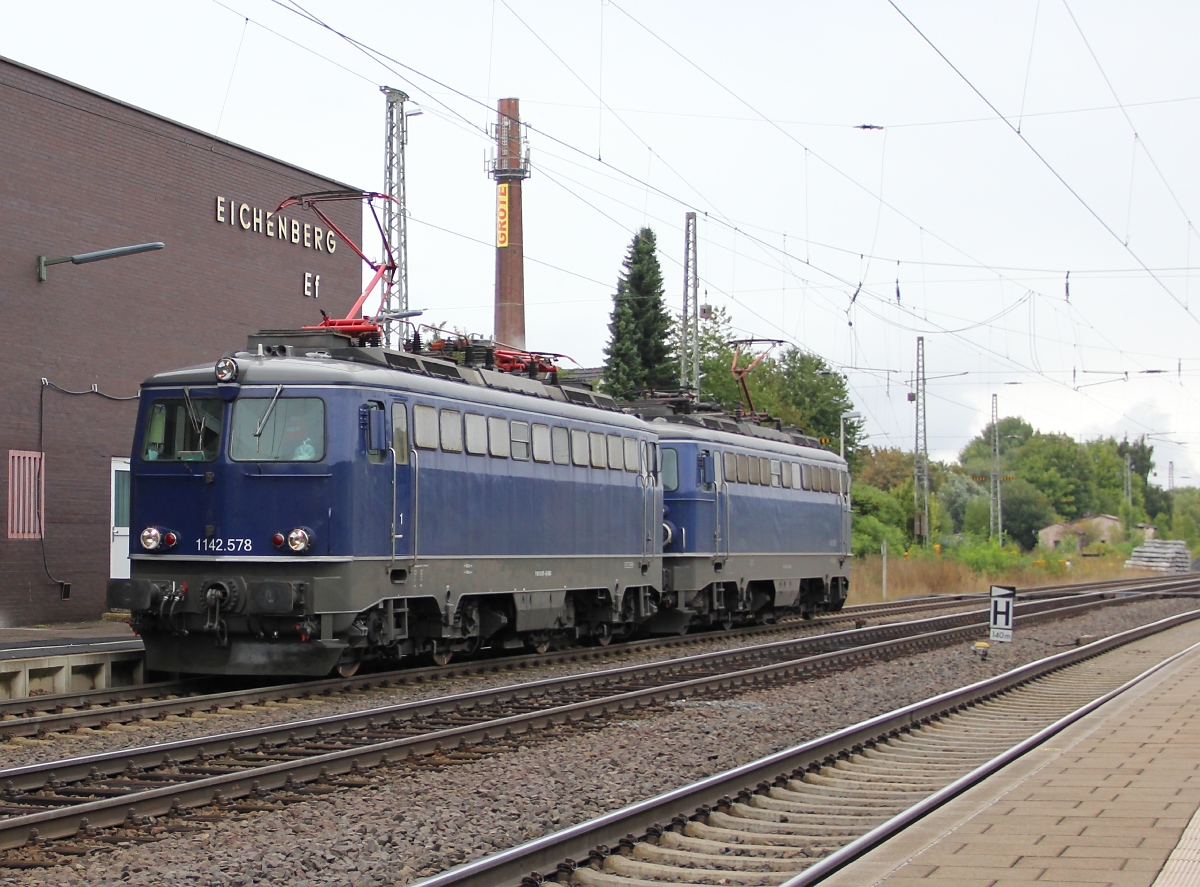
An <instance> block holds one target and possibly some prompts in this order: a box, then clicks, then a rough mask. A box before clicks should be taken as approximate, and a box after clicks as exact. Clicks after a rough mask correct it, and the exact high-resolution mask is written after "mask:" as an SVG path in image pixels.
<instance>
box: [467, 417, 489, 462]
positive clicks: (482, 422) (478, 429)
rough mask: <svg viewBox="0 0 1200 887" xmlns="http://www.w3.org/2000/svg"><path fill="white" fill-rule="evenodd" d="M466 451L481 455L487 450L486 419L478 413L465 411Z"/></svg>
mask: <svg viewBox="0 0 1200 887" xmlns="http://www.w3.org/2000/svg"><path fill="white" fill-rule="evenodd" d="M465 419H466V425H467V452H468V453H473V454H474V455H476V456H482V455H483V454H484V453H486V452H487V419H485V418H483V416H481V415H479V414H478V413H467V415H466V417H465Z"/></svg>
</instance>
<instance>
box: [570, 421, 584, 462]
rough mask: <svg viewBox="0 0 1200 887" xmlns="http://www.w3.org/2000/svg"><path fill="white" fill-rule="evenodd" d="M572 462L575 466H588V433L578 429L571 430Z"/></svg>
mask: <svg viewBox="0 0 1200 887" xmlns="http://www.w3.org/2000/svg"><path fill="white" fill-rule="evenodd" d="M571 462H572V463H574V464H575V465H587V464H588V433H587V432H586V431H580V430H579V429H578V428H572V429H571Z"/></svg>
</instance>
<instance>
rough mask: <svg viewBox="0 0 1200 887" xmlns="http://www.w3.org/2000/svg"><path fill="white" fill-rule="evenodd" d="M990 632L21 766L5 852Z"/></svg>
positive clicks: (839, 648) (908, 630) (871, 633)
mask: <svg viewBox="0 0 1200 887" xmlns="http://www.w3.org/2000/svg"><path fill="white" fill-rule="evenodd" d="M1127 599H1131V598H1125V597H1122V598H1118V599H1114V598H1113V597H1112V596H1110V595H1105V594H1103V593H1098V592H1097V593H1093V594H1087V595H1077V596H1073V597H1071V598H1070V599H1067V600H1059V599H1046V600H1041V601H1026V602H1023V603H1021V604H1020V605H1019V608H1018V615H1017V619H1018V622H1019V623H1023V624H1027V623H1030V622H1035V621H1041V620H1046V619H1055V618H1061V617H1065V616H1069V615H1075V614H1078V613H1081V612H1084V611H1087V610H1089V609H1091V608H1094V607H1097V606H1102V605H1104V604H1106V603H1113V602H1114V600H1127ZM985 626H986V622H985V617H984V613H983V611H976V612H974V613H968V614H953V615H946V616H940V617H934V618H932V619H927V620H919V621H914V622H907V623H890V624H886V625H880V626H872V627H867V628H862V629H853V630H849V631H844V632H838V633H835V634H831V635H821V636H817V637H809V638H798V639H789V640H786V641H776V642H773V643H770V644H764V645H759V646H756V647H750V648H742V649H739V650H732V651H723V652H719V653H707V654H701V655H697V656H691V657H685V658H681V659H675V660H669V661H666V662H657V663H651V664H646V665H638V666H627V667H624V668H616V669H610V670H608V671H601V672H593V673H590V674H582V675H573V676H569V677H563V678H553V679H546V680H542V681H535V682H529V683H523V684H516V685H511V686H507V687H502V688H495V689H488V690H480V691H475V692H469V693H461V694H457V695H455V696H449V697H441V698H436V699H429V700H423V701H415V702H406V703H402V704H398V705H391V706H385V707H380V708H375V709H370V710H366V711H359V712H355V713H352V714H348V715H335V716H329V717H322V718H315V719H309V720H301V721H292V722H289V723H285V724H281V725H274V726H268V727H264V728H258V729H254V730H244V731H238V732H234V733H225V734H220V735H215V736H206V737H201V738H196V739H188V740H181V741H176V742H170V743H164V744H159V745H153V746H144V747H141V748H135V749H130V750H122V751H118V752H111V753H105V754H98V755H90V756H86V757H81V758H75V759H71V760H64V761H56V762H52V763H49V764H38V765H31V766H27V767H19V768H11V769H8V770H4V771H0V849H7V848H14V847H18V846H20V845H23V844H25V843H26V842H27V841H29V840H30V839H33V840H35V841H42V840H44V839H47V838H63V837H69V836H72V835H77V836H85V837H86V836H87V835H89V834H91V832H92V830H94V829H96V828H98V827H100V828H102V827H108V826H114V825H121V824H123V823H124V824H136V823H138V822H142V821H143V819H144V818H145V817H151V816H153V817H159V816H163V815H165V814H171V813H172V811H174V814H175V818H176V819H180V818H182V817H183V816H184V814H185V813H186V811H187V810H188V809H189V808H194V807H199V806H203V805H206V804H211V803H213V802H214V801H216V802H218V803H221V804H228V803H231V802H232V800H233V799H238V800H237V803H238V804H239V805H240V806H239V809H254V808H256V807H260V808H261V807H266V808H268V809H272V808H276V807H277V806H278V805H285V804H286V803H288V802H289V801H291V800H296V799H298V798H301V797H303V796H304V795H305V794H308V793H312V792H323V791H330V790H332V788H333V786H336V785H338V784H340V785H361V784H363V780H362V776H363V770H364V769H366V768H370V767H376V766H380V765H388V764H391V763H396V762H398V761H401V760H403V759H405V758H406V757H407V756H413V755H428V754H441V755H446V754H451V755H453V754H455V751H454V750H455V749H463V748H466V749H468V750H467V751H460V752H458V753H459V754H467V755H471V754H477V753H478V748H476V747H478V746H486V744H487V743H489V742H500V743H504V742H506V741H508V739H509V738H511V737H513V736H518V735H520V734H522V733H524V732H527V731H531V730H539V729H545V728H548V727H554V726H557V725H564V724H566V725H570V724H573V723H578V722H580V721H586V720H589V719H594V718H597V717H603V716H605V715H610V714H617V713H620V712H623V711H630V710H634V709H637V708H639V707H642V706H654V705H657V704H660V703H662V702H665V701H667V700H671V699H678V698H681V697H684V696H689V695H695V694H712V693H728V692H737V691H738V690H739V689H740V688H744V687H755V686H763V685H769V684H770V683H772V682H777V681H794V680H797V679H805V678H810V677H817V676H820V675H822V674H827V673H829V672H831V671H835V670H838V669H844V668H847V667H851V666H854V665H857V664H860V663H862V662H865V661H869V660H870V659H872V658H877V657H895V656H901V655H907V654H911V653H913V652H917V651H920V650H925V649H930V648H934V647H940V646H944V645H946V644H951V643H956V642H961V641H966V640H969V639H972V638H976V637H978V636H979V635H980V634H981V633H982V632H983V631H984V630H985ZM471 749H474V750H471ZM56 852H57V851H56ZM4 864H6V865H8V864H12V863H10V862H8V861H6V862H5V863H4Z"/></svg>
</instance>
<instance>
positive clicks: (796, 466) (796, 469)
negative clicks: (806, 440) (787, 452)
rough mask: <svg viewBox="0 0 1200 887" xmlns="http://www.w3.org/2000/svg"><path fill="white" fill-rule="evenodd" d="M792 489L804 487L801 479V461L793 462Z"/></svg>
mask: <svg viewBox="0 0 1200 887" xmlns="http://www.w3.org/2000/svg"><path fill="white" fill-rule="evenodd" d="M792 489H793V490H799V489H803V487H802V485H801V480H800V463H799V462H793V463H792Z"/></svg>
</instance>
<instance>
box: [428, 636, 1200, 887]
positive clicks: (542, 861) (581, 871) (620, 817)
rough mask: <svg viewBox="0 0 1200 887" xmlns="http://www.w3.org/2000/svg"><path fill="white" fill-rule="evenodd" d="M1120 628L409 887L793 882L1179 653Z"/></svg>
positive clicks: (1180, 642) (803, 883)
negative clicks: (1153, 656)
mask: <svg viewBox="0 0 1200 887" xmlns="http://www.w3.org/2000/svg"><path fill="white" fill-rule="evenodd" d="M1197 618H1200V612H1192V613H1186V614H1181V615H1179V616H1173V617H1170V618H1168V619H1164V620H1161V621H1160V622H1157V623H1152V624H1151V625H1148V626H1142V627H1140V628H1137V629H1133V630H1131V631H1127V632H1123V633H1122V634H1119V635H1114V636H1112V637H1110V638H1106V639H1103V640H1100V641H1096V642H1094V643H1092V644H1089V645H1087V646H1084V647H1080V648H1077V649H1073V650H1070V651H1068V652H1065V653H1060V654H1058V655H1056V656H1051V657H1048V658H1046V659H1043V660H1041V661H1039V662H1035V663H1031V664H1029V665H1026V666H1022V667H1020V668H1017V669H1014V670H1013V671H1011V672H1008V673H1007V674H1004V675H1000V676H998V677H996V678H993V679H990V680H987V681H982V682H980V683H977V684H974V685H972V686H970V687H965V688H962V689H960V690H956V691H952V692H950V693H945V694H941V695H940V696H937V697H934V698H932V699H929V700H925V701H923V702H919V703H916V704H914V705H910V706H906V707H904V708H902V709H898V710H897V711H894V712H890V713H888V714H885V715H881V716H879V717H875V718H872V719H870V720H868V721H864V722H863V723H861V724H857V725H855V726H852V727H849V728H846V729H844V730H840V731H838V732H836V733H833V734H830V735H829V736H826V737H823V738H821V739H817V740H814V741H812V742H808V743H805V744H803V745H800V746H797V747H795V748H792V749H788V750H786V751H784V752H780V753H778V754H775V755H772V756H770V757H769V758H765V759H763V760H760V761H755V762H753V763H751V764H747V765H745V766H742V767H739V768H737V769H736V770H733V771H729V772H727V773H722V774H719V775H717V776H714V777H711V778H709V779H705V780H702V781H700V782H697V783H695V784H693V785H690V786H685V787H683V788H680V789H678V790H675V791H672V792H668V793H666V794H663V795H660V796H658V797H656V798H651V799H649V800H647V801H644V802H641V803H639V804H634V805H632V806H630V807H627V808H625V809H623V810H618V811H615V812H613V813H611V814H608V815H606V816H602V817H600V818H598V819H596V820H593V821H592V822H587V823H581V824H579V825H577V826H573V827H570V828H567V829H564V830H562V831H560V832H557V833H555V834H552V835H547V836H545V837H543V838H539V839H537V840H535V841H531V842H529V843H527V844H525V845H522V846H520V847H517V848H514V849H512V850H509V851H505V852H502V853H498V854H494V855H493V856H489V857H485V858H483V859H480V860H477V861H475V862H472V863H468V864H466V865H463V866H459V867H458V868H455V869H452V870H450V871H448V872H445V873H443V874H441V875H437V876H434V877H432V878H427V879H425V880H423V881H421V882H419V887H483V885H487V887H534V885H539V884H548V883H557V884H571V885H580V887H646V885H648V884H654V883H671V884H691V885H701V884H703V885H715V884H735V885H768V884H770V885H775V884H783V885H784V887H808V885H811V884H815V883H817V882H818V881H820V880H821V879H822V878H824V877H826V876H828V875H829V874H831V873H832V872H834V871H836V870H837V869H839V868H840V867H841V866H844V865H845V864H847V863H848V862H850V861H852V860H854V859H856V858H857V857H858V856H860V855H862V854H863V853H866V852H867V851H868V850H870V849H871V848H873V847H874V846H877V845H878V844H879V843H882V841H884V840H886V839H887V838H889V837H891V836H893V835H894V834H896V833H898V832H899V831H901V830H902V829H903V828H905V827H907V826H908V825H909V824H911V823H912V822H915V821H916V820H917V819H919V818H920V817H922V816H924V815H925V814H927V813H928V812H929V811H930V810H932V809H935V808H936V807H937V806H939V805H941V804H943V803H945V802H946V801H948V800H950V799H952V798H953V797H956V796H957V795H959V794H961V793H962V792H964V791H966V790H967V789H968V788H970V787H971V786H973V785H976V784H978V783H979V782H980V781H982V780H983V779H985V778H986V777H987V776H989V775H991V774H992V773H994V772H996V771H997V770H999V769H1000V768H1001V767H1003V766H1005V765H1006V764H1008V763H1010V762H1011V761H1013V760H1015V759H1016V758H1017V757H1019V756H1020V755H1022V754H1024V753H1025V752H1026V751H1028V750H1029V749H1032V748H1034V747H1036V746H1037V745H1039V744H1041V743H1042V742H1044V741H1045V740H1046V739H1048V738H1049V737H1051V736H1053V735H1054V734H1055V733H1057V732H1059V731H1060V730H1062V729H1064V728H1065V727H1066V726H1069V725H1070V724H1071V723H1074V722H1075V721H1076V720H1078V719H1079V718H1081V717H1083V716H1084V715H1085V714H1087V713H1089V712H1091V711H1093V710H1094V709H1095V708H1097V707H1098V706H1099V705H1101V704H1103V703H1104V702H1106V701H1108V700H1109V699H1111V698H1113V697H1115V696H1116V695H1118V694H1119V693H1121V692H1123V690H1125V689H1128V688H1129V687H1130V686H1132V685H1133V684H1135V683H1137V682H1138V681H1140V680H1141V679H1143V678H1145V677H1147V676H1149V675H1150V674H1152V673H1153V672H1154V671H1156V670H1157V669H1159V668H1161V667H1163V666H1164V665H1166V664H1168V663H1169V662H1171V661H1174V659H1176V658H1178V657H1179V656H1181V655H1183V654H1184V653H1186V652H1189V651H1192V650H1195V649H1197V648H1200V642H1198V639H1200V632H1197V631H1196V630H1195V628H1192V630H1191V631H1189V632H1187V634H1186V636H1184V637H1180V638H1178V639H1177V642H1176V643H1177V649H1179V650H1180V652H1177V653H1175V654H1174V655H1172V656H1171V657H1170V658H1169V659H1167V660H1165V661H1163V662H1160V663H1158V664H1157V665H1154V666H1153V667H1151V668H1150V669H1147V668H1146V662H1147V657H1146V649H1144V648H1141V647H1139V641H1143V640H1144V639H1146V638H1148V637H1150V636H1151V635H1152V634H1155V633H1157V632H1160V631H1169V630H1171V629H1175V628H1180V627H1182V626H1186V625H1187V623H1188V622H1191V621H1193V620H1196V619H1197Z"/></svg>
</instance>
